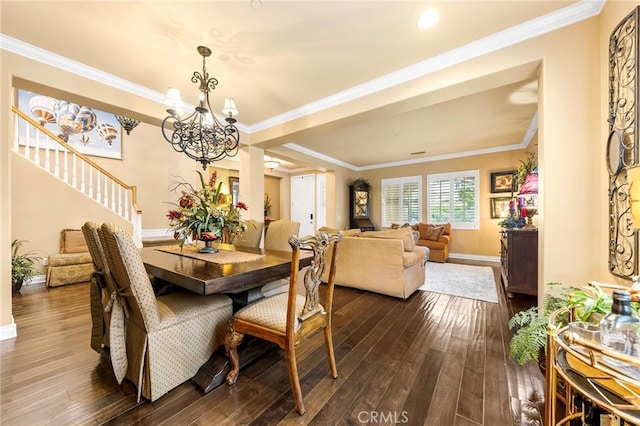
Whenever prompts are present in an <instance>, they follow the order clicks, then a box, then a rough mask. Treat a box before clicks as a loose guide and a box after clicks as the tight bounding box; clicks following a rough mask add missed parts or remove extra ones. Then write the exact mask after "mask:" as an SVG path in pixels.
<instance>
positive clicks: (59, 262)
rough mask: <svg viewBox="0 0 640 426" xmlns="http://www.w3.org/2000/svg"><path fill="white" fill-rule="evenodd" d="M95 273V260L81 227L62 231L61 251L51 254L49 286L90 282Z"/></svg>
mask: <svg viewBox="0 0 640 426" xmlns="http://www.w3.org/2000/svg"><path fill="white" fill-rule="evenodd" d="M92 274H93V262H92V259H91V255H90V254H89V249H88V248H87V244H86V242H85V240H84V237H83V233H82V231H81V230H80V229H63V230H62V231H61V232H60V253H56V254H52V255H50V256H49V266H48V267H47V276H46V285H47V287H57V286H60V285H66V284H75V283H81V282H88V281H90V280H91V275H92Z"/></svg>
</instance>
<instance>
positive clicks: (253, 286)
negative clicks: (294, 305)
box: [141, 243, 313, 393]
mask: <svg viewBox="0 0 640 426" xmlns="http://www.w3.org/2000/svg"><path fill="white" fill-rule="evenodd" d="M213 247H214V248H215V249H216V250H217V252H216V253H199V252H198V249H199V248H201V246H200V247H198V246H196V245H185V246H184V247H181V246H180V245H179V244H174V245H167V246H155V247H143V248H142V250H141V255H142V261H143V262H144V266H145V269H146V270H147V272H148V273H149V274H151V275H152V276H153V277H154V280H161V281H162V282H166V283H170V284H173V285H176V286H179V287H182V288H184V289H187V290H189V291H192V292H195V293H198V294H201V295H202V296H203V297H206V296H207V295H211V294H226V295H228V296H230V297H231V299H232V300H233V310H234V312H236V311H237V310H239V309H241V308H242V307H244V306H246V305H248V304H250V303H253V302H255V301H257V300H259V299H261V298H262V297H263V296H262V293H261V291H260V287H262V286H263V285H264V284H266V283H269V282H272V281H275V280H278V279H282V278H288V277H289V276H290V275H291V252H286V251H278V250H266V249H263V248H253V247H240V246H234V245H232V244H222V243H219V244H213ZM299 259H300V265H299V266H300V268H303V267H306V266H309V265H310V264H311V261H312V259H313V256H312V252H304V251H303V252H301V253H300V257H299ZM245 340H246V342H243V346H242V347H241V348H239V352H240V360H241V368H242V367H244V366H246V365H247V364H249V363H250V362H252V361H253V360H255V359H256V358H258V357H260V356H262V355H263V354H264V353H266V352H268V351H269V350H272V349H274V348H275V347H274V346H273V344H270V343H267V342H265V341H260V340H258V339H245ZM228 371H229V361H228V359H227V357H226V352H225V351H224V348H223V347H221V348H219V350H217V351H216V352H214V353H213V355H212V356H211V357H210V358H209V360H208V361H207V362H206V363H205V364H204V365H203V366H202V367H200V369H199V370H198V372H197V373H196V375H195V376H194V377H193V378H192V382H193V383H194V384H195V385H196V386H197V387H198V388H199V389H200V390H202V391H203V392H204V393H208V392H209V391H211V390H213V389H215V388H216V387H217V386H219V385H221V384H222V383H223V382H224V380H225V378H226V375H227V372H228Z"/></svg>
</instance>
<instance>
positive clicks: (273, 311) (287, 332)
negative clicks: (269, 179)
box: [225, 233, 342, 415]
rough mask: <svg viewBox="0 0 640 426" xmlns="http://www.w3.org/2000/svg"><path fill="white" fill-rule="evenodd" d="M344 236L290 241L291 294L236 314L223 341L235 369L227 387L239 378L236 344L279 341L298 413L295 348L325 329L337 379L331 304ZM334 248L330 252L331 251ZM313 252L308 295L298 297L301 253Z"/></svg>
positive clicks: (307, 274)
mask: <svg viewBox="0 0 640 426" xmlns="http://www.w3.org/2000/svg"><path fill="white" fill-rule="evenodd" d="M341 239H342V234H341V233H338V234H331V235H329V234H326V233H319V234H317V235H309V236H306V237H302V238H300V239H298V238H297V237H291V238H290V239H289V244H290V247H291V249H292V254H291V276H290V284H289V291H288V292H287V293H285V294H278V295H275V296H271V297H267V298H264V299H261V300H259V301H257V302H255V303H253V304H251V305H249V306H246V307H245V308H243V309H241V310H239V311H238V312H236V314H235V315H234V316H233V320H232V322H231V324H230V326H229V333H228V334H227V337H226V338H225V347H226V349H227V354H228V356H229V360H230V361H231V370H230V372H229V374H228V375H227V378H226V380H227V383H228V384H229V385H232V384H234V383H235V382H236V380H237V379H238V373H239V358H238V350H237V348H238V345H239V344H240V343H241V342H242V339H243V337H244V335H246V334H249V335H252V336H255V337H258V338H260V339H264V340H267V341H269V342H272V343H276V344H277V345H279V346H280V348H282V349H284V350H285V353H286V358H287V368H288V370H289V379H290V381H291V387H292V389H293V394H294V397H295V401H296V409H297V410H298V413H300V415H302V414H304V412H305V408H304V403H303V401H302V389H301V387H300V379H299V377H298V365H297V361H296V346H297V345H298V344H300V343H301V342H302V341H303V340H304V338H305V337H307V336H309V335H310V334H312V333H314V332H316V331H317V330H320V329H322V330H323V331H324V340H325V345H326V349H327V358H328V361H329V367H330V369H331V376H332V377H333V378H334V379H335V378H337V377H338V370H337V367H336V360H335V356H334V353H333V339H332V335H331V310H332V305H333V288H334V279H335V268H336V256H337V252H338V250H337V249H338V243H339V242H340V240H341ZM330 247H332V248H333V249H332V250H331V251H330V253H331V254H329V250H328V249H329V248H330ZM301 250H303V251H306V250H310V251H311V253H312V254H313V261H312V263H311V266H309V267H308V269H307V270H306V272H305V274H304V289H305V295H302V294H298V291H297V286H296V281H297V278H298V269H299V266H300V251H301ZM327 267H328V268H329V275H328V282H327V291H326V298H325V301H324V302H325V303H324V306H323V305H322V304H320V297H319V286H320V282H321V277H322V276H323V275H324V272H325V269H326V268H327Z"/></svg>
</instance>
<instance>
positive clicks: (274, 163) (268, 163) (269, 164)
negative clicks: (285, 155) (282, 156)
mask: <svg viewBox="0 0 640 426" xmlns="http://www.w3.org/2000/svg"><path fill="white" fill-rule="evenodd" d="M279 165H280V162H279V161H278V160H274V159H273V158H272V159H271V160H267V161H265V162H264V166H265V167H266V168H267V169H271V170H273V169H275V168H276V167H278V166H279Z"/></svg>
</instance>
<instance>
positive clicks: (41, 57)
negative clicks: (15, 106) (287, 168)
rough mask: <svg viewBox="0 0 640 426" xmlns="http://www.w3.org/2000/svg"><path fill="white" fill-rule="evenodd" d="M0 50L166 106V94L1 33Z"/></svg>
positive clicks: (246, 130)
mask: <svg viewBox="0 0 640 426" xmlns="http://www.w3.org/2000/svg"><path fill="white" fill-rule="evenodd" d="M0 49H1V50H6V51H7V52H11V53H15V54H16V55H20V56H24V57H25V58H28V59H32V60H34V61H37V62H41V63H43V64H45V65H49V66H52V67H54V68H58V69H61V70H63V71H67V72H69V73H72V74H76V75H79V76H80V77H84V78H87V79H89V80H93V81H97V82H98V83H102V84H105V85H107V86H111V87H113V88H115V89H118V90H122V91H123V92H127V93H131V94H133V95H136V96H139V97H141V98H145V99H149V100H150V101H153V102H157V103H159V104H162V105H164V98H165V94H164V93H160V92H157V91H155V90H151V89H149V88H147V87H144V86H141V85H139V84H136V83H132V82H130V81H128V80H125V79H123V78H120V77H117V76H115V75H113V74H109V73H107V72H104V71H102V70H99V69H97V68H93V67H90V66H88V65H85V64H82V63H80V62H77V61H74V60H72V59H69V58H67V57H65V56H61V55H58V54H56V53H52V52H49V51H48V50H44V49H41V48H39V47H37V46H34V45H32V44H29V43H25V42H23V41H21V40H18V39H15V38H13V37H9V36H8V35H5V34H1V33H0ZM184 107H185V109H195V108H196V107H195V105H191V104H185V106H184ZM216 117H217V118H218V119H221V120H222V121H224V116H222V117H221V116H220V115H219V114H216ZM236 127H237V128H238V130H240V131H242V132H244V133H250V128H249V126H247V125H246V124H243V123H240V122H237V123H236Z"/></svg>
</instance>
